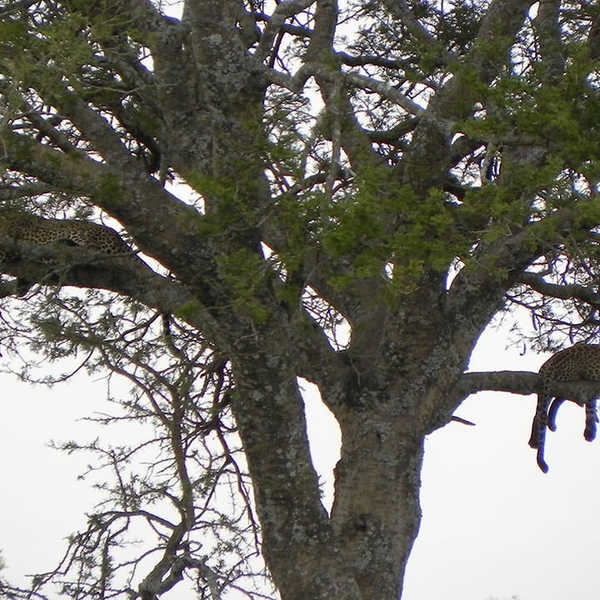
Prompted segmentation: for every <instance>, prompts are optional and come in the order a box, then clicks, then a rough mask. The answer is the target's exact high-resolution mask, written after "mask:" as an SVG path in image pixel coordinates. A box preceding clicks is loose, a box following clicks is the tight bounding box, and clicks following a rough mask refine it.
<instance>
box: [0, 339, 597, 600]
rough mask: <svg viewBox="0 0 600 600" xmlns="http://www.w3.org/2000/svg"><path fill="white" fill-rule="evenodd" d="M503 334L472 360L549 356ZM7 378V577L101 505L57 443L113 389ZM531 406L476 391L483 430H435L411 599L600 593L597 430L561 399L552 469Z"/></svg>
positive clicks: (323, 435) (551, 446)
mask: <svg viewBox="0 0 600 600" xmlns="http://www.w3.org/2000/svg"><path fill="white" fill-rule="evenodd" d="M506 340H507V334H506V332H503V331H502V330H490V331H488V332H486V333H485V334H484V335H483V336H482V339H481V340H480V343H479V345H478V348H477V349H476V351H475V353H474V355H473V358H472V361H471V365H470V369H471V370H475V371H480V370H503V369H512V370H533V371H535V370H537V369H538V368H539V366H540V365H541V364H542V363H543V362H544V360H545V359H546V358H547V356H542V355H536V354H535V353H532V352H528V353H526V354H525V355H524V356H521V355H520V349H517V348H514V347H513V348H506V347H505V346H506ZM1 381H2V383H3V387H4V394H3V400H2V402H3V407H4V412H3V418H2V424H1V425H0V427H1V435H0V452H1V453H2V457H3V459H2V462H1V464H2V477H1V479H0V481H1V482H2V483H1V484H0V485H1V486H2V489H1V498H2V509H3V510H2V511H0V548H1V549H2V555H3V558H4V560H5V562H6V563H7V570H6V575H7V576H9V577H10V578H11V579H12V580H13V583H20V584H24V581H25V580H24V574H25V573H31V572H35V571H38V572H39V571H44V570H48V569H50V568H51V567H53V566H54V564H55V562H56V560H57V558H58V557H59V556H60V555H61V553H62V551H63V550H64V538H65V536H66V535H68V534H69V533H70V532H72V531H74V530H75V529H77V528H79V527H81V526H82V524H83V519H84V517H83V514H84V513H85V511H86V510H89V509H90V508H91V506H92V505H93V503H94V495H93V493H91V492H90V490H89V489H88V487H87V483H86V482H82V481H79V480H78V479H77V475H78V474H79V473H81V472H82V471H84V470H85V468H86V461H85V459H84V458H83V457H80V456H77V455H70V456H67V455H65V454H62V453H59V452H57V451H55V450H52V449H51V448H49V447H48V442H49V441H50V440H52V439H53V440H56V441H61V440H63V441H64V440H68V439H89V438H93V437H94V436H95V435H97V434H98V430H97V426H96V425H94V424H91V423H86V422H82V421H80V420H79V419H80V418H81V417H84V416H86V415H89V414H90V413H91V412H93V411H98V410H102V407H103V406H105V405H104V397H105V394H106V390H105V382H104V381H103V380H101V379H100V378H99V379H98V380H93V379H90V378H88V377H80V378H79V379H78V380H74V381H72V382H68V383H65V384H61V385H57V386H55V387H53V388H51V389H47V388H42V387H32V386H29V385H27V384H24V383H21V382H17V381H16V380H14V379H13V378H11V377H9V376H6V375H5V376H2V378H1ZM305 387H306V394H305V396H306V408H307V416H308V419H309V422H310V430H309V437H310V441H311V451H312V452H313V457H314V460H315V464H316V467H317V469H318V471H319V473H320V475H321V477H322V478H323V480H324V481H325V483H326V486H325V490H326V492H328V491H329V494H330V492H331V483H332V469H333V467H334V466H335V462H336V460H337V458H338V456H339V436H338V433H337V431H336V427H335V424H334V422H333V420H332V417H331V415H330V413H329V412H328V410H327V409H326V408H325V407H324V405H323V404H322V403H321V402H320V400H318V398H317V395H316V394H314V392H313V391H312V390H311V389H310V386H309V385H308V384H307V385H306V386H305ZM534 410H535V396H533V395H529V396H520V395H513V394H507V393H499V392H495V393H481V394H477V395H474V396H471V397H470V398H468V399H467V400H466V401H465V402H464V403H463V404H462V405H461V407H460V408H459V409H458V410H457V412H456V414H457V415H460V416H462V417H464V418H466V419H469V420H471V421H474V422H475V423H476V426H475V427H468V426H464V425H461V424H459V423H450V424H449V425H447V426H446V427H444V428H443V429H441V430H438V431H436V432H434V433H433V434H431V435H430V436H429V437H428V438H427V441H426V449H425V465H424V470H423V474H422V479H423V485H422V492H421V504H422V509H423V520H422V524H421V529H420V533H419V536H418V538H417V541H416V543H415V546H414V549H413V552H412V555H411V557H410V559H409V562H408V567H407V572H406V579H405V588H404V595H403V600H437V599H440V600H442V599H443V600H491V599H494V600H511V599H512V598H513V597H518V598H519V600H564V599H565V598H572V597H581V598H590V597H595V596H597V583H596V572H597V558H596V554H597V547H598V543H599V542H600V525H599V524H597V521H596V519H595V515H596V514H597V513H598V509H599V506H598V505H599V503H600V494H599V493H598V492H599V488H600V484H599V483H598V482H597V480H596V478H595V477H594V475H595V474H596V473H597V472H598V471H599V469H600V440H597V441H596V442H593V443H588V442H585V441H584V440H583V436H582V432H583V428H584V412H583V409H581V408H579V407H577V406H575V405H572V404H571V403H566V404H564V405H563V406H562V407H561V409H560V412H559V415H558V431H557V432H556V433H551V434H549V437H548V446H547V453H546V456H547V460H548V463H549V465H550V471H549V473H548V474H546V475H544V474H543V473H542V472H541V471H540V470H539V469H538V467H537V465H536V461H535V452H534V451H533V450H531V449H530V448H529V446H528V445H527V441H528V439H529V432H530V427H531V419H532V416H533V413H534ZM329 500H330V497H329ZM179 597H181V596H179ZM163 598H165V599H173V600H178V598H177V595H176V594H166V595H165V596H163ZM188 598H189V596H188Z"/></svg>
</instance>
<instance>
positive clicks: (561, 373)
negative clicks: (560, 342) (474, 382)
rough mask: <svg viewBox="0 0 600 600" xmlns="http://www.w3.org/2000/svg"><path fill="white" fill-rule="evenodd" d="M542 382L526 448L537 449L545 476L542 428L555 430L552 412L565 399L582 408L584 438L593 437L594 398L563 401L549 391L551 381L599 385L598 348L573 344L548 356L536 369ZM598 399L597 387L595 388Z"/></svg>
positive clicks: (599, 356)
mask: <svg viewBox="0 0 600 600" xmlns="http://www.w3.org/2000/svg"><path fill="white" fill-rule="evenodd" d="M539 375H540V377H541V379H542V385H541V391H540V393H539V394H538V399H537V408H536V411H535V417H534V418H533V424H532V427H531V437H530V439H529V445H530V446H531V447H532V448H535V449H537V464H538V466H539V467H540V469H541V470H542V471H543V472H544V473H546V472H547V471H548V465H547V464H546V462H545V460H544V445H545V439H546V427H548V429H550V430H551V431H555V430H556V413H557V410H558V408H559V406H560V405H561V404H562V403H563V402H564V401H565V400H571V401H573V402H576V403H577V404H579V405H580V406H581V405H584V406H585V431H584V437H585V439H586V440H588V441H592V440H593V439H594V438H595V437H596V422H597V416H596V397H587V398H563V397H559V396H555V394H554V393H553V392H552V383H553V382H566V381H572V382H583V381H592V382H593V381H598V382H600V345H598V344H583V343H579V344H575V345H574V346H571V347H570V348H566V349H565V350H561V351H560V352H557V353H556V354H554V355H553V356H551V357H550V358H549V359H548V360H547V361H546V362H545V363H544V364H543V365H542V366H541V368H540V370H539ZM598 396H600V385H599V387H598Z"/></svg>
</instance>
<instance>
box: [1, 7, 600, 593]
mask: <svg viewBox="0 0 600 600" xmlns="http://www.w3.org/2000/svg"><path fill="white" fill-rule="evenodd" d="M2 6H3V7H2V8H1V9H0V16H1V25H0V27H1V31H0V73H1V79H0V93H1V94H2V96H1V100H2V128H1V131H0V142H1V146H0V153H1V156H0V158H1V161H2V165H3V169H4V171H3V181H2V185H1V187H0V199H1V200H2V203H3V205H4V206H3V210H2V211H0V249H1V250H2V272H3V273H4V274H5V278H4V279H3V282H2V295H3V298H4V301H3V302H4V304H3V311H2V314H3V317H4V323H3V326H4V331H3V352H4V353H6V354H7V355H11V356H14V357H19V358H21V359H22V361H23V362H22V365H23V370H22V372H21V374H22V376H23V377H29V378H32V377H35V376H36V374H35V373H36V372H35V370H33V366H32V363H33V361H34V358H33V356H34V355H33V354H32V353H31V351H32V350H33V351H34V352H35V353H37V354H38V355H40V354H41V355H42V356H44V357H45V358H47V359H49V360H51V361H54V362H57V361H58V363H59V364H61V363H60V361H61V360H63V359H64V358H65V357H69V356H76V357H78V358H79V360H80V361H81V364H82V366H85V367H86V368H88V369H91V370H94V369H108V372H110V373H116V374H119V375H122V376H124V377H126V378H127V379H129V380H130V381H131V383H132V384H133V392H132V396H131V398H129V399H128V400H124V401H122V402H121V405H122V412H120V413H118V414H116V415H113V416H107V417H106V419H104V421H105V423H107V424H109V425H110V426H114V425H115V422H118V421H120V420H130V421H134V422H148V423H150V424H151V425H152V427H154V436H153V437H152V438H151V439H148V440H146V441H144V442H143V443H139V444H137V445H136V444H132V445H123V446H120V447H107V446H103V445H101V444H100V443H99V442H97V443H93V444H89V445H81V444H79V445H78V444H76V443H74V442H73V443H71V444H68V445H66V446H65V448H66V449H67V450H69V451H71V450H76V449H82V448H84V449H87V450H89V451H92V452H96V453H97V454H98V455H99V456H100V457H101V459H102V462H103V464H104V465H105V466H108V467H110V468H111V469H112V470H113V472H114V476H115V479H114V481H113V480H111V481H112V483H110V482H108V481H107V482H104V483H103V484H102V485H101V488H102V489H103V491H104V492H105V493H106V504H105V505H104V508H103V509H102V510H99V511H97V512H96V513H94V514H92V515H91V516H90V518H89V523H88V528H87V529H86V530H85V531H84V532H80V533H78V534H77V535H75V536H73V537H72V538H71V542H70V545H69V549H68V552H67V554H66V556H65V558H64V560H63V562H62V563H61V564H60V565H59V567H58V568H57V570H56V571H55V572H53V573H50V574H46V575H43V576H39V577H37V578H35V579H34V582H33V591H34V593H35V594H37V595H38V597H43V594H44V593H45V592H44V589H45V587H44V586H46V585H47V584H50V583H51V582H52V581H55V582H58V583H60V584H61V585H62V589H63V591H64V592H65V593H67V594H68V595H69V597H82V596H85V597H90V596H96V597H100V598H108V597H113V596H117V597H124V595H125V594H129V595H130V596H131V597H140V598H142V599H143V600H149V599H152V598H156V597H157V596H158V595H159V594H161V593H164V592H166V591H167V590H169V589H171V588H173V587H174V586H175V585H177V584H178V582H179V581H180V580H181V578H182V577H183V576H184V575H187V576H189V577H191V578H193V579H194V581H195V583H196V586H197V589H198V590H199V591H200V592H201V594H202V597H207V598H212V599H213V600H214V599H216V598H219V597H227V594H228V593H230V592H231V593H234V592H235V590H236V589H237V590H240V589H243V590H244V593H246V594H247V596H248V597H256V598H258V597H265V594H267V592H265V591H264V589H265V588H264V587H263V588H252V587H251V585H253V584H254V582H255V581H256V578H258V577H259V575H257V573H260V570H261V568H262V567H261V565H260V561H259V560H258V558H257V555H256V553H257V551H258V550H260V551H261V553H262V556H263V557H264V560H265V563H266V565H267V567H268V570H269V573H270V576H271V577H272V580H273V582H274V585H275V586H276V588H277V590H278V591H279V593H280V595H281V597H282V598H283V599H284V600H290V599H300V598H302V599H306V598H311V599H315V600H317V599H321V598H323V599H324V598H328V599H329V598H339V599H345V600H350V599H359V598H362V599H365V600H366V599H371V598H379V599H382V600H383V599H390V600H391V599H396V598H398V597H399V596H400V595H401V591H402V579H403V572H404V568H405V565H406V561H407V559H408V556H409V553H410V550H411V546H412V544H413V541H414V539H415V537H416V535H417V531H418V527H419V520H420V508H419V473H420V469H421V464H422V460H423V440H424V437H425V436H426V434H427V433H429V432H431V431H433V430H435V429H437V428H439V427H443V426H444V425H445V424H447V423H448V422H449V421H450V419H451V418H452V414H453V412H454V410H455V409H456V407H457V406H458V405H459V404H460V402H461V401H462V400H463V399H464V398H465V397H466V396H467V395H469V394H470V393H472V392H475V391H478V390H483V389H495V390H507V391H511V392H516V393H523V394H528V393H531V392H534V391H536V389H537V386H538V379H537V376H536V374H533V373H525V372H497V373H493V372H490V373H475V374H464V371H465V369H466V367H467V365H468V361H469V356H470V354H471V352H472V350H473V348H474V346H475V344H476V342H477V339H478V337H479V335H480V334H481V332H482V331H483V329H484V328H485V327H486V326H487V325H488V324H489V323H490V321H491V320H492V319H493V317H494V316H495V315H497V314H498V313H500V312H502V311H507V310H508V309H510V308H513V307H518V308H520V309H525V310H526V311H528V312H529V314H530V315H531V320H532V323H533V325H534V327H533V328H532V330H531V331H523V332H521V334H520V335H521V336H522V338H523V339H525V340H528V341H530V342H531V343H532V344H533V345H534V347H535V348H538V349H548V348H556V347H559V346H560V345H562V344H564V343H565V342H566V341H568V340H570V341H575V340H585V341H587V340H590V339H592V338H593V337H594V335H595V331H596V328H597V316H596V311H597V307H598V306H599V305H600V295H599V294H598V293H597V291H596V287H597V265H598V258H599V257H600V252H599V246H598V231H597V227H598V225H599V224H600V211H599V209H598V207H599V206H600V204H599V199H598V184H599V182H600V162H599V161H600V136H599V135H598V133H599V132H598V123H599V122H600V95H599V90H598V75H599V73H598V58H599V51H600V37H599V35H598V32H599V20H598V19H599V9H598V7H596V6H595V5H593V4H592V3H588V2H570V1H568V2H560V1H558V0H541V1H540V2H523V1H522V0H502V1H501V0H488V1H484V0H472V1H467V0H465V1H462V0H456V1H454V2H439V1H438V2H427V1H423V0H406V1H404V0H403V1H398V0H394V1H391V0H382V1H381V2H366V1H362V0H348V1H347V2H339V3H338V2H336V1H335V0H287V1H281V2H266V1H263V0H204V1H203V2H191V1H185V2H181V3H180V5H179V4H178V5H177V6H174V7H168V6H166V3H165V6H162V3H158V2H152V1H151V0H126V1H119V2H116V1H114V0H94V1H81V0H19V1H13V2H10V3H8V2H4V3H2ZM167 8H171V10H172V12H171V13H170V14H167V12H166V9H167ZM177 11H179V12H177ZM48 217H50V218H48ZM82 219H85V220H90V221H94V222H96V223H108V224H110V225H112V226H113V227H114V228H116V229H118V230H119V234H120V236H121V237H122V239H125V240H126V241H127V244H128V245H127V246H126V245H125V243H124V242H123V244H122V246H121V245H120V244H121V240H118V238H116V239H117V241H116V242H115V234H114V232H110V230H108V229H106V228H102V227H97V228H94V226H91V229H92V230H93V233H89V232H88V233H85V234H83V233H82V230H83V229H85V227H86V224H85V223H81V220H82ZM88 229H89V227H88ZM86 231H87V230H86ZM104 238H110V239H112V240H113V243H112V244H111V243H109V242H107V243H104V242H103V241H102V240H104ZM98 240H100V242H98ZM61 242H63V243H61ZM119 249H121V250H122V251H119ZM132 249H134V250H135V251H136V252H139V253H140V254H139V256H134V255H133V250H132ZM142 259H143V260H142ZM345 332H347V333H348V334H349V339H348V341H347V342H346V341H345V338H344V336H343V334H344V333H345ZM299 378H305V379H307V380H309V381H311V382H313V383H315V384H316V385H317V386H318V388H319V391H320V393H321V396H322V399H323V402H325V403H326V405H327V406H328V407H329V409H330V410H331V411H332V413H333V414H334V416H335V418H336V419H337V421H338V423H339V426H340V429H341V433H342V441H343V446H342V456H341V460H340V461H339V463H338V465H337V467H336V471H335V477H336V481H335V502H334V505H333V508H332V511H331V514H328V513H327V511H326V510H325V509H324V507H323V505H322V503H321V498H320V490H319V482H318V480H317V476H316V474H315V471H314V469H313V467H312V464H311V459H310V453H309V448H308V441H307V436H306V423H305V418H304V412H303V404H302V398H301V394H300V388H299ZM559 393H561V394H562V392H559ZM238 436H239V438H238ZM238 439H239V443H238ZM145 452H147V453H148V456H150V457H151V458H152V461H153V462H152V463H151V464H152V466H151V467H150V468H148V470H147V471H146V472H143V473H140V472H135V471H132V470H131V468H130V466H129V461H130V460H131V459H132V457H133V456H137V455H140V454H143V453H145ZM523 459H524V460H533V457H532V456H531V455H530V454H525V453H524V458H523ZM250 483H251V485H252V491H253V496H252V494H251V492H250ZM227 486H229V488H230V489H231V495H229V494H225V493H224V492H223V490H224V489H226V487H227ZM240 500H241V502H240ZM142 525H145V526H147V532H150V533H151V534H152V536H154V537H153V538H152V539H153V546H152V547H150V548H146V549H144V550H143V551H136V550H135V548H133V549H132V548H131V547H129V546H127V544H128V543H129V542H131V539H132V536H133V537H135V535H136V532H138V531H139V530H138V529H136V528H138V527H139V528H141V526H142ZM200 540H201V541H202V543H200ZM202 544H204V546H202ZM248 582H249V583H248ZM1 585H2V586H3V587H4V588H5V590H6V591H9V592H10V593H11V594H13V595H14V596H15V597H19V595H23V596H24V595H26V592H25V591H22V590H18V589H16V588H11V587H10V586H9V585H8V583H2V584H1ZM261 590H262V591H261ZM261 594H262V595H261ZM28 597H29V596H28Z"/></svg>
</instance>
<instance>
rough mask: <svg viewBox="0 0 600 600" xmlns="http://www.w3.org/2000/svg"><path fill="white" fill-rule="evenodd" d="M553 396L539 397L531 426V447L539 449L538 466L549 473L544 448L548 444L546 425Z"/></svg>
mask: <svg viewBox="0 0 600 600" xmlns="http://www.w3.org/2000/svg"><path fill="white" fill-rule="evenodd" d="M551 399H552V397H551V396H542V395H538V402H537V407H536V411H535V416H534V417H533V423H532V425H531V437H530V438H529V445H530V446H531V447H532V448H537V464H538V467H539V468H540V469H541V470H542V471H543V472H544V473H547V472H548V465H547V464H546V461H545V460H544V446H545V443H546V425H547V423H548V408H549V406H550V400H551Z"/></svg>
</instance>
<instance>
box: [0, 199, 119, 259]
mask: <svg viewBox="0 0 600 600" xmlns="http://www.w3.org/2000/svg"><path fill="white" fill-rule="evenodd" d="M0 235H2V236H6V237H10V238H12V239H13V240H15V241H19V242H27V243H30V244H35V245H38V246H48V245H51V244H55V243H63V244H67V245H69V246H81V247H84V248H87V249H89V250H94V251H97V252H100V253H102V254H108V255H115V254H125V253H129V254H131V248H129V246H128V245H127V244H126V243H125V242H124V241H123V239H122V238H121V236H120V235H119V234H118V233H117V232H116V231H115V230H114V229H112V228H111V227H106V226H105V225H100V224H98V223H93V222H92V221H85V220H82V219H47V218H44V217H39V216H36V215H33V214H29V213H26V212H23V211H20V210H14V209H2V210H0Z"/></svg>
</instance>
